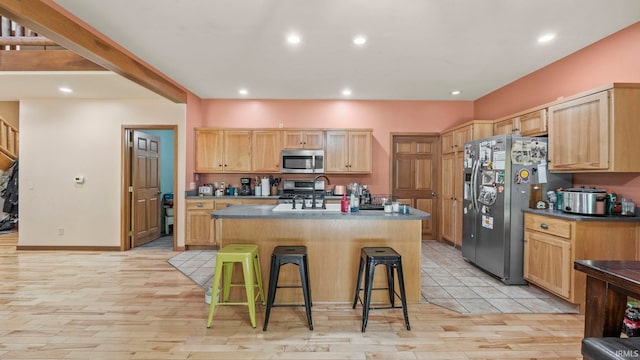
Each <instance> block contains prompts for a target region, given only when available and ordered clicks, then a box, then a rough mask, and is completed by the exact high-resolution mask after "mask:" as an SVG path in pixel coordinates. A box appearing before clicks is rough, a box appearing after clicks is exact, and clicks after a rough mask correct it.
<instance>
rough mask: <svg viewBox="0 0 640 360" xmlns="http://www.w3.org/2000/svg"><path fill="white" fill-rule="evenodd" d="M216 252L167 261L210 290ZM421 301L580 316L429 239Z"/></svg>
mask: <svg viewBox="0 0 640 360" xmlns="http://www.w3.org/2000/svg"><path fill="white" fill-rule="evenodd" d="M163 239H164V240H163ZM168 239H169V240H167V239H166V238H161V239H159V240H156V241H158V244H157V245H154V243H155V242H156V241H154V242H152V243H150V244H147V245H145V246H146V247H156V248H157V247H162V246H166V247H167V248H168V249H171V241H172V240H171V238H170V237H168ZM163 241H164V242H165V244H164V245H163V244H161V243H162V242H163ZM142 248H144V247H142ZM215 254H216V251H215V250H189V251H185V252H182V253H180V254H178V255H176V256H174V257H172V258H171V259H169V263H170V264H171V265H173V266H174V267H175V268H176V269H178V270H179V271H181V272H182V273H183V274H185V275H186V276H187V277H189V278H190V279H191V280H193V281H194V282H195V283H197V284H198V285H200V287H202V288H203V290H206V289H208V288H209V287H210V286H211V280H212V277H213V269H214V266H215ZM422 297H423V299H424V301H425V302H429V303H432V304H435V305H438V306H442V307H444V308H447V309H450V310H453V311H456V312H458V313H461V314H488V313H541V314H549V313H572V314H576V313H578V307H577V306H576V305H573V304H570V303H567V302H565V301H562V300H561V299H559V298H557V297H555V296H553V295H551V294H549V293H547V292H545V291H543V290H540V289H539V288H537V287H535V286H532V285H529V286H527V285H524V286H513V285H511V286H509V285H504V284H503V283H501V282H500V281H499V280H497V279H495V278H494V277H492V276H490V275H488V274H487V273H485V272H484V271H482V270H480V269H478V268H477V267H475V266H474V265H472V264H470V263H468V262H466V261H465V260H464V259H463V258H462V254H461V252H460V250H458V249H456V248H454V247H452V246H451V245H448V244H446V243H441V242H438V241H429V240H424V241H423V242H422Z"/></svg>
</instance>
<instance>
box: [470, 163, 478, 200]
mask: <svg viewBox="0 0 640 360" xmlns="http://www.w3.org/2000/svg"><path fill="white" fill-rule="evenodd" d="M479 168H480V160H476V161H475V162H474V163H473V167H472V170H471V198H472V199H471V200H472V201H473V209H474V211H478V184H476V182H477V178H478V169H479Z"/></svg>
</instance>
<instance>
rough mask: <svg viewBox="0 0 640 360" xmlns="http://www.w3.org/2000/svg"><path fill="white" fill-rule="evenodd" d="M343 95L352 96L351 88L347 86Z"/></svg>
mask: <svg viewBox="0 0 640 360" xmlns="http://www.w3.org/2000/svg"><path fill="white" fill-rule="evenodd" d="M342 95H343V96H351V89H349V88H346V89H344V90H342Z"/></svg>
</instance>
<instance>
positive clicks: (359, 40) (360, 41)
mask: <svg viewBox="0 0 640 360" xmlns="http://www.w3.org/2000/svg"><path fill="white" fill-rule="evenodd" d="M366 42H367V37H366V36H364V35H356V36H355V37H354V38H353V43H354V44H356V45H364V44H365V43H366Z"/></svg>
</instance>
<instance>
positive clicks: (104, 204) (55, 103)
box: [19, 99, 186, 247]
mask: <svg viewBox="0 0 640 360" xmlns="http://www.w3.org/2000/svg"><path fill="white" fill-rule="evenodd" d="M122 125H177V126H178V143H177V147H178V165H177V166H178V167H177V169H176V171H177V173H178V176H177V179H178V183H177V184H175V185H176V188H175V192H176V196H175V200H176V201H177V206H178V207H179V209H180V213H179V214H176V215H178V217H177V218H176V221H177V226H178V228H179V229H180V231H178V232H177V233H176V235H177V237H178V238H177V243H178V246H184V196H178V194H184V191H185V184H184V179H185V176H184V174H185V171H186V168H185V166H186V165H185V153H186V151H185V149H186V136H185V128H186V105H185V104H175V103H172V102H170V101H168V100H162V99H160V100H22V101H20V169H19V171H20V173H19V176H20V184H19V220H20V231H19V245H20V246H108V247H118V246H120V227H121V224H120V219H121V213H120V212H121V209H122V207H123V206H122V205H121V200H120V199H121V191H122V188H121V187H122V182H121V178H122V170H121V168H122V165H121V161H122V150H121V141H122ZM77 175H82V176H84V177H85V183H84V184H82V185H78V184H75V183H74V181H73V178H74V177H75V176H77ZM59 228H63V229H64V235H58V229H59Z"/></svg>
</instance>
